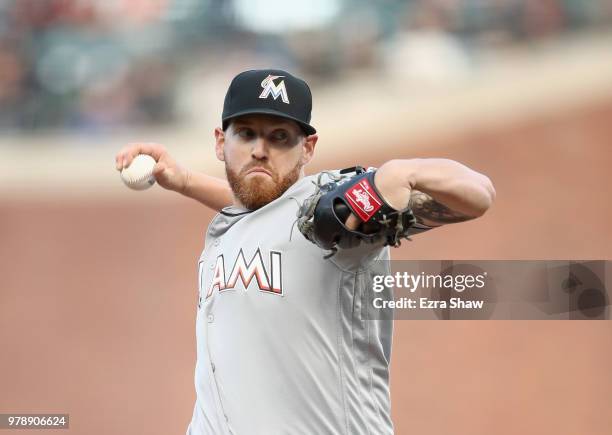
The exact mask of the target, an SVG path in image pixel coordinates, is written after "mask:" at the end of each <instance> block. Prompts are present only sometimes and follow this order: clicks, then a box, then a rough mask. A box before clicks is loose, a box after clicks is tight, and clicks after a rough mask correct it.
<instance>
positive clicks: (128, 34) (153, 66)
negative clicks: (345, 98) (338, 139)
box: [0, 0, 612, 132]
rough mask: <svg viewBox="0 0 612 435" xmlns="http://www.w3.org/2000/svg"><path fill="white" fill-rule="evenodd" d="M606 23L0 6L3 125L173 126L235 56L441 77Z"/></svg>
mask: <svg viewBox="0 0 612 435" xmlns="http://www.w3.org/2000/svg"><path fill="white" fill-rule="evenodd" d="M304 3H306V4H307V3H308V2H304ZM315 3H317V2H315ZM319 3H321V2H319ZM255 5H257V8H258V9H257V10H254V9H250V8H253V7H254V6H255ZM322 5H325V7H323V6H322ZM313 11H318V14H317V13H314V12H313ZM309 13H313V15H312V19H310V20H307V19H304V17H306V18H308V16H309V15H308V14H309ZM611 24H612V2H610V0H537V1H534V0H404V1H400V0H373V1H368V0H352V1H351V0H336V1H334V0H328V1H325V2H323V3H321V5H314V4H313V5H312V10H311V11H310V12H309V11H308V10H301V9H300V10H297V9H296V8H294V7H293V6H292V5H291V2H288V1H281V0H259V1H257V2H249V1H239V0H2V1H0V128H2V129H5V130H6V129H13V130H15V129H17V130H21V131H28V132H40V131H47V130H48V129H53V128H62V129H72V130H77V131H86V132H92V131H94V132H95V131H103V130H105V129H108V128H118V127H121V126H126V125H163V124H168V123H173V122H176V121H177V120H180V112H179V111H178V110H177V104H176V98H177V89H179V87H180V86H181V84H182V82H183V81H184V80H185V77H188V74H186V73H187V72H188V71H189V70H190V69H193V68H194V67H195V66H197V65H200V66H202V65H204V66H205V67H206V68H215V67H219V68H222V67H223V63H222V62H221V61H220V60H219V59H220V58H223V57H224V56H230V55H231V53H232V52H234V53H239V54H240V56H241V58H242V59H243V63H244V64H245V67H248V63H249V62H248V60H249V59H254V58H260V59H261V58H266V59H271V60H272V61H274V62H275V64H276V65H278V66H280V67H285V68H291V69H293V70H295V71H299V72H300V74H303V75H305V76H306V77H307V78H309V79H311V80H317V79H325V81H326V82H327V83H329V82H331V83H333V80H334V79H335V80H339V79H341V78H342V75H343V74H345V73H347V72H352V71H359V70H364V71H368V70H380V69H385V68H386V69H395V70H396V71H399V72H400V73H403V72H405V71H406V69H407V68H409V69H411V70H413V71H417V72H420V74H421V76H423V77H434V78H436V77H437V78H444V77H445V74H446V71H447V70H456V71H457V70H458V71H462V70H464V69H465V68H466V65H467V63H469V56H471V55H472V54H473V53H478V51H479V50H486V49H490V48H498V47H503V46H513V45H517V44H520V45H528V44H533V43H534V42H537V41H540V40H542V39H551V38H559V37H562V36H564V35H566V34H568V33H570V32H576V31H580V30H582V29H589V30H590V29H598V28H601V29H607V28H609V27H610V25H611ZM440 59H443V62H440ZM234 72H237V71H232V73H234Z"/></svg>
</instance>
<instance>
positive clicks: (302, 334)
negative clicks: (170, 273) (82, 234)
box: [116, 69, 495, 435]
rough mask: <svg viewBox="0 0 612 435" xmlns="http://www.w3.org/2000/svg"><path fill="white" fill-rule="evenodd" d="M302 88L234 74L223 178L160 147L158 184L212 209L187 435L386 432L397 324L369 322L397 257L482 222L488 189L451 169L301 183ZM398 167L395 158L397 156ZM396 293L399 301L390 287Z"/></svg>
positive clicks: (438, 162)
mask: <svg viewBox="0 0 612 435" xmlns="http://www.w3.org/2000/svg"><path fill="white" fill-rule="evenodd" d="M311 107H312V98H311V92H310V89H309V87H308V85H307V84H306V83H305V82H304V81H303V80H301V79H299V78H297V77H295V76H293V75H291V74H290V73H288V72H286V71H281V70H272V69H270V70H251V71H245V72H242V73H240V74H239V75H237V76H236V77H235V78H234V79H233V81H232V82H231V84H230V86H229V89H228V91H227V94H226V97H225V102H224V107H223V114H222V127H220V128H216V129H215V141H216V145H215V152H216V156H217V158H218V159H219V160H221V161H223V162H224V163H225V170H226V175H227V181H225V180H220V179H216V178H214V177H210V176H207V175H205V174H202V173H198V172H195V171H191V170H189V169H187V168H185V167H182V166H180V165H179V164H177V163H176V161H175V160H174V159H173V158H172V157H171V156H170V155H169V154H168V152H167V151H166V150H165V149H164V148H163V147H162V146H161V145H157V144H132V145H129V146H127V147H126V148H124V149H123V150H122V151H121V152H119V153H118V154H117V157H116V163H117V169H121V168H123V167H127V166H129V163H130V162H131V160H132V159H133V158H134V157H135V156H136V155H138V154H139V153H144V154H149V155H151V156H153V157H154V158H155V160H156V161H157V165H156V167H155V171H154V175H155V177H156V179H157V181H158V182H159V184H160V185H161V186H162V187H164V188H166V189H169V190H173V191H176V192H178V193H181V194H183V195H186V196H188V197H191V198H193V199H196V200H198V201H200V202H201V203H203V204H205V205H206V206H208V207H211V208H213V209H215V210H217V211H218V214H217V215H216V216H215V217H214V218H213V220H212V221H211V223H210V225H209V227H208V231H207V232H206V239H205V245H204V250H203V252H202V254H201V256H200V258H199V261H198V275H197V276H198V284H199V302H198V309H197V320H196V332H197V364H196V370H195V388H196V393H197V398H196V403H195V407H194V410H193V417H192V420H191V423H190V424H189V427H188V429H187V434H188V435H229V434H234V435H322V434H334V435H335V434H342V435H362V434H363V435H365V434H369V435H388V434H393V423H392V421H391V406H390V399H389V361H390V358H391V338H392V326H393V324H392V323H393V320H392V316H389V317H385V318H382V319H377V320H367V319H366V318H365V317H364V316H363V315H362V310H363V309H365V307H364V304H365V301H366V300H367V294H368V292H370V291H371V287H372V285H371V284H372V277H373V276H374V275H376V274H380V273H386V272H388V266H385V265H386V264H388V262H385V261H379V260H386V259H389V254H390V249H389V247H390V246H397V245H398V244H399V242H400V239H402V238H405V237H408V236H410V235H413V234H417V233H420V232H424V231H427V230H429V229H431V228H434V227H437V226H440V225H443V224H448V223H453V222H460V221H466V220H469V219H473V218H476V217H479V216H481V215H482V214H483V213H484V212H485V211H486V210H487V209H488V208H489V207H490V205H491V203H492V202H493V199H494V196H495V191H494V189H493V186H492V184H491V182H490V180H489V179H488V178H487V177H486V176H484V175H482V174H479V173H477V172H475V171H473V170H471V169H469V168H467V167H465V166H464V165H462V164H460V163H457V162H455V161H451V160H445V159H397V160H391V161H388V162H386V163H384V164H383V165H381V166H380V167H379V168H377V169H376V168H369V169H363V168H361V167H356V168H349V169H346V170H343V171H338V170H334V171H328V172H323V173H320V174H314V175H310V176H305V174H304V167H305V165H306V164H308V162H310V160H311V159H312V158H313V155H314V151H315V147H316V144H317V140H318V136H317V134H316V130H315V128H314V127H313V126H312V125H310V117H311ZM400 157H401V156H400ZM389 291H391V290H389Z"/></svg>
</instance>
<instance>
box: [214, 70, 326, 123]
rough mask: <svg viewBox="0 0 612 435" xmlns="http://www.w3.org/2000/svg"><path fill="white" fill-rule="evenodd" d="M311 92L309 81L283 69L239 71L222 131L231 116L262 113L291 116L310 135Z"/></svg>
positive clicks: (229, 93)
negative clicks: (307, 82)
mask: <svg viewBox="0 0 612 435" xmlns="http://www.w3.org/2000/svg"><path fill="white" fill-rule="evenodd" d="M311 111H312V94H311V92H310V88H309V87H308V85H307V84H306V82H305V81H304V80H302V79H299V78H297V77H295V76H294V75H291V74H289V73H288V72H287V71H283V70H280V69H260V70H249V71H244V72H241V73H240V74H238V75H237V76H236V77H234V79H233V80H232V82H231V83H230V85H229V88H228V90H227V94H225V101H224V102H223V114H222V115H221V121H222V125H223V130H225V129H226V128H227V126H228V125H229V121H230V120H231V119H232V118H235V117H237V116H242V115H250V114H256V113H261V114H265V115H275V116H280V117H281V118H286V119H291V120H293V121H295V122H297V123H298V124H299V125H300V127H302V130H304V132H305V133H306V134H308V135H310V134H315V133H316V132H317V131H316V130H315V129H314V127H313V126H311V125H310V124H309V123H310V116H311Z"/></svg>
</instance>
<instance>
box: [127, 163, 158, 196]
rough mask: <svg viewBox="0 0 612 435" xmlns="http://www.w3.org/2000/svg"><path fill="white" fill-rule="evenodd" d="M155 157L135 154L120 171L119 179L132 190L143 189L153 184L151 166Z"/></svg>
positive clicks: (153, 164)
mask: <svg viewBox="0 0 612 435" xmlns="http://www.w3.org/2000/svg"><path fill="white" fill-rule="evenodd" d="M155 163H156V162H155V159H154V158H153V157H151V156H149V155H147V154H139V155H137V156H136V157H135V158H134V160H132V163H131V164H130V166H128V167H127V168H124V169H123V170H122V171H121V179H122V180H123V182H124V183H125V185H126V186H127V187H129V188H130V189H133V190H145V189H148V188H149V187H151V186H153V185H154V184H155V177H154V176H153V168H154V167H155Z"/></svg>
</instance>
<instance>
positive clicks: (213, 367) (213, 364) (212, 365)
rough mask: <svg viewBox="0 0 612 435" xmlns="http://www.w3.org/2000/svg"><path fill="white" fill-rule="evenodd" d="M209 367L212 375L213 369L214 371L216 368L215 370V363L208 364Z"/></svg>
mask: <svg viewBox="0 0 612 435" xmlns="http://www.w3.org/2000/svg"><path fill="white" fill-rule="evenodd" d="M210 366H211V367H212V371H213V373H214V372H215V369H216V368H215V363H210Z"/></svg>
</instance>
